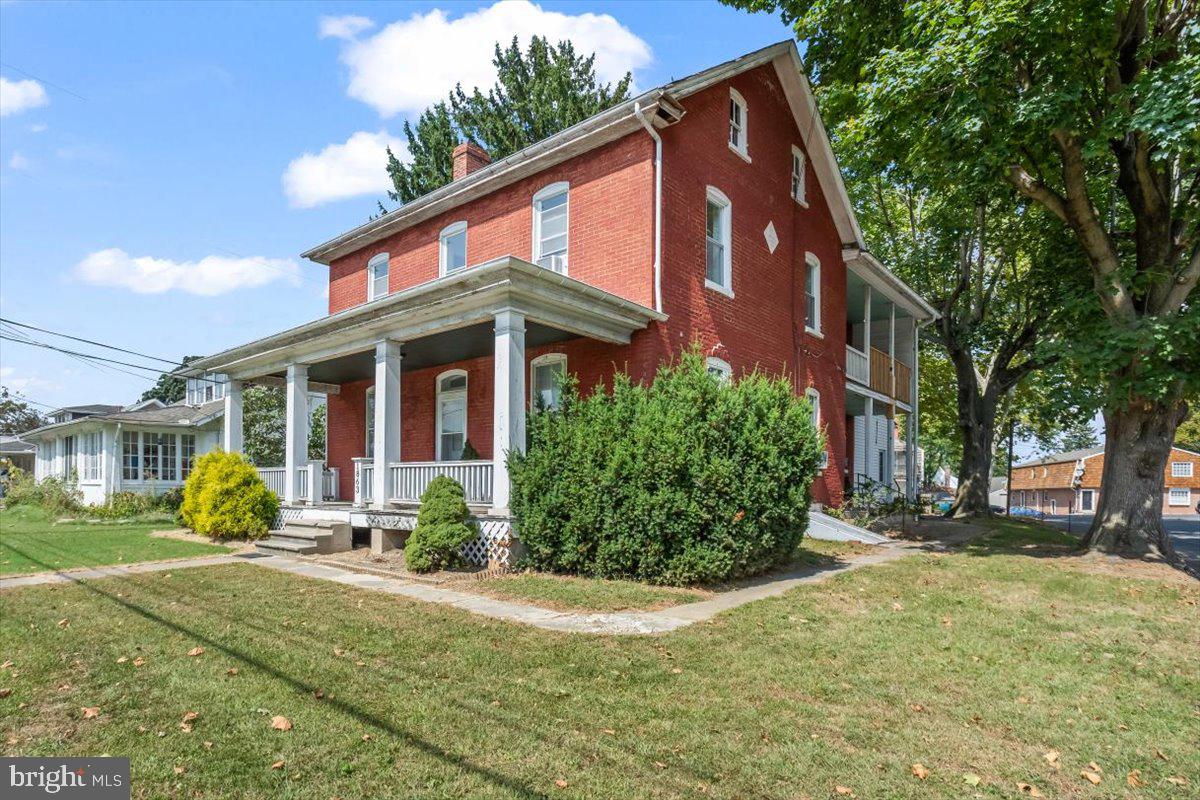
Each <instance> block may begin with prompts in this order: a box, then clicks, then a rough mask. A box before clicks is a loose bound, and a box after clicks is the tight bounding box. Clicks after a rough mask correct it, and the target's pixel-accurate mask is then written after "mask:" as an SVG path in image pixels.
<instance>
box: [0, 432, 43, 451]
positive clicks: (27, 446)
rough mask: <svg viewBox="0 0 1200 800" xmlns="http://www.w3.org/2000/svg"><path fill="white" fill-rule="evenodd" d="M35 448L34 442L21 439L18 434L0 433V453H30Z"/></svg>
mask: <svg viewBox="0 0 1200 800" xmlns="http://www.w3.org/2000/svg"><path fill="white" fill-rule="evenodd" d="M35 450H37V445H36V444H32V443H30V442H26V441H22V439H21V437H20V436H12V435H10V434H2V435H0V453H32V452H34V451H35Z"/></svg>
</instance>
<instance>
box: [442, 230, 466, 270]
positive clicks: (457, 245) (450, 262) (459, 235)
mask: <svg viewBox="0 0 1200 800" xmlns="http://www.w3.org/2000/svg"><path fill="white" fill-rule="evenodd" d="M466 266H467V223H466V222H465V221H463V222H455V223H452V224H450V225H447V226H446V227H445V228H443V229H442V233H441V236H439V237H438V269H439V271H440V273H441V274H442V275H449V274H451V273H452V272H457V271H458V270H460V269H463V268H464V267H466Z"/></svg>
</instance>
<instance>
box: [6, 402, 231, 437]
mask: <svg viewBox="0 0 1200 800" xmlns="http://www.w3.org/2000/svg"><path fill="white" fill-rule="evenodd" d="M113 408H115V411H113V412H111V413H107V414H93V415H92V416H88V417H84V418H82V419H73V420H70V421H69V422H56V423H54V424H52V425H43V426H42V427H40V428H37V429H36V430H32V431H29V432H28V433H26V434H24V435H25V436H28V437H37V436H40V435H41V434H43V433H47V432H50V431H57V430H59V429H60V428H67V427H70V426H72V425H82V424H86V423H95V422H122V423H136V424H141V425H154V426H158V427H163V426H166V427H181V428H194V427H196V426H198V425H203V424H205V423H207V422H211V421H212V420H214V419H217V418H219V417H221V416H222V415H223V414H224V413H225V401H224V400H214V401H212V402H211V403H204V404H203V405H198V406H189V405H184V404H182V403H177V404H175V405H172V406H164V405H162V404H161V403H160V404H158V405H156V406H153V407H149V408H143V409H139V410H136V411H135V410H124V409H123V408H122V407H121V406H115V407H113Z"/></svg>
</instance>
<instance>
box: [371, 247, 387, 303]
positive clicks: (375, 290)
mask: <svg viewBox="0 0 1200 800" xmlns="http://www.w3.org/2000/svg"><path fill="white" fill-rule="evenodd" d="M387 293H388V254H387V253H376V254H375V255H373V256H371V260H370V261H368V262H367V300H377V299H379V298H380V297H383V296H384V295H386V294H387Z"/></svg>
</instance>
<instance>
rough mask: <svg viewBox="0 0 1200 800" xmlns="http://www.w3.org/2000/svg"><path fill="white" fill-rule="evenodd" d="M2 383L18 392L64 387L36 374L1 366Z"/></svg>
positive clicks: (0, 378) (0, 382)
mask: <svg viewBox="0 0 1200 800" xmlns="http://www.w3.org/2000/svg"><path fill="white" fill-rule="evenodd" d="M0 384H2V385H3V386H4V387H5V388H7V389H9V390H10V391H13V392H16V393H17V394H22V395H23V394H25V393H26V392H29V391H34V392H40V391H47V390H58V389H60V388H62V387H61V386H59V384H57V383H53V382H51V381H46V380H42V379H41V378H39V377H37V376H36V375H22V374H20V373H18V372H17V370H16V369H15V368H13V367H0Z"/></svg>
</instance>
